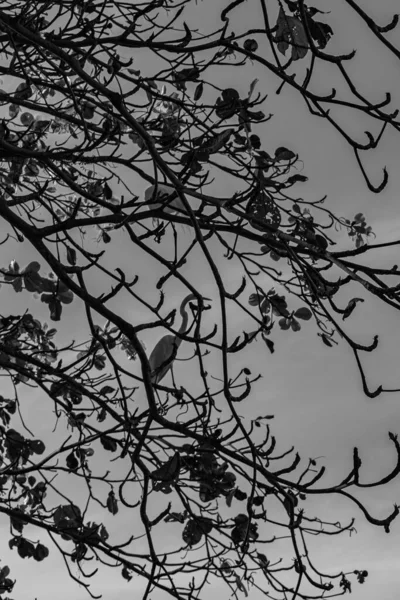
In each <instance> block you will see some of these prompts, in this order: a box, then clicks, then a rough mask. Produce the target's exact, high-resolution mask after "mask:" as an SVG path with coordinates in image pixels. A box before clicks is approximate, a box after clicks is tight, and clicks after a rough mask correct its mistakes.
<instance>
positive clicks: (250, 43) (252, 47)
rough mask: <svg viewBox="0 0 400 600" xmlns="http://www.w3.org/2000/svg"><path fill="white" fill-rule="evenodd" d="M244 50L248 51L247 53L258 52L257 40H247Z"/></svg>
mask: <svg viewBox="0 0 400 600" xmlns="http://www.w3.org/2000/svg"><path fill="white" fill-rule="evenodd" d="M243 48H244V49H245V50H247V52H257V49H258V44H257V42H256V40H253V39H248V40H245V42H244V44H243Z"/></svg>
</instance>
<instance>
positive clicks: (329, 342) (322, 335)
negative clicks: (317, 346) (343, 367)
mask: <svg viewBox="0 0 400 600" xmlns="http://www.w3.org/2000/svg"><path fill="white" fill-rule="evenodd" d="M320 337H321V338H322V341H323V342H324V344H325V346H328V348H332V345H333V344H332V342H331V341H330V339H329V337H328V336H327V335H326V334H325V333H321V336H320Z"/></svg>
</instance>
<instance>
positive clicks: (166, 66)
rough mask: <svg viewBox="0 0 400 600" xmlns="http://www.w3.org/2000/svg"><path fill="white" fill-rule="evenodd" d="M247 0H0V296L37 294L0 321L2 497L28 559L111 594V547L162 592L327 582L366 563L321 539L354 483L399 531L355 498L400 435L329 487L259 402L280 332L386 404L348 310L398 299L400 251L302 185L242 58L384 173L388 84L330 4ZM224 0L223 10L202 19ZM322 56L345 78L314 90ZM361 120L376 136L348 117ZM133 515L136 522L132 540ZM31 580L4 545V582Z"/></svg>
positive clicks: (359, 575)
mask: <svg viewBox="0 0 400 600" xmlns="http://www.w3.org/2000/svg"><path fill="white" fill-rule="evenodd" d="M331 4H333V2H332V3H331ZM343 4H344V5H345V8H346V10H347V11H348V13H349V14H351V15H353V17H355V18H357V19H358V20H359V21H361V22H362V23H363V24H364V25H365V28H366V35H369V36H371V38H373V39H374V40H375V42H377V43H379V44H380V45H381V47H382V50H384V51H385V52H386V53H389V54H390V55H391V57H392V58H393V59H399V58H400V50H398V49H397V46H396V45H395V43H394V42H393V41H392V40H393V36H394V34H395V33H396V26H397V24H398V16H397V15H395V16H394V17H393V18H391V19H389V21H388V22H386V23H383V24H378V23H377V21H376V20H375V19H374V18H373V16H371V15H369V14H367V12H365V11H364V10H363V9H362V8H361V7H360V6H359V5H358V4H357V2H355V1H354V0H345V2H344V3H343ZM249 6H250V3H249V2H245V1H244V0H235V1H234V2H230V3H226V2H222V3H220V6H219V4H218V3H215V6H214V3H209V2H203V3H201V2H193V0H182V1H175V0H143V1H142V2H136V1H135V2H133V1H128V0H127V1H122V0H62V1H58V0H30V1H29V2H25V1H23V0H21V1H19V0H9V1H8V0H6V1H1V0H0V51H1V59H0V75H1V77H2V84H1V91H0V105H1V109H0V110H1V112H0V118H1V122H0V159H1V163H0V216H1V224H2V229H1V234H2V238H1V240H0V243H1V245H2V265H0V266H1V269H0V270H1V274H2V275H1V278H2V290H1V291H0V294H3V295H5V294H9V293H10V292H12V294H21V296H23V297H24V301H25V303H26V307H27V308H26V310H25V311H24V312H22V313H21V314H12V310H8V312H2V314H1V318H0V366H1V375H2V382H3V386H2V388H1V392H2V395H1V396H0V419H1V424H0V433H1V438H0V449H1V473H0V485H1V496H0V513H1V514H2V516H3V519H4V520H5V522H8V521H9V524H10V537H9V547H10V548H11V549H14V551H15V552H17V553H18V555H19V556H20V557H21V559H33V560H36V561H42V560H45V559H46V558H47V557H48V555H49V552H56V553H59V554H61V556H62V557H63V559H64V562H65V567H66V576H68V574H69V575H70V576H71V577H72V578H74V579H75V580H76V581H77V583H78V584H79V585H81V586H84V587H85V588H86V589H87V591H88V593H89V594H90V595H93V597H95V594H94V592H93V591H92V587H91V583H92V576H93V575H94V574H95V572H96V570H97V567H98V565H102V567H101V568H109V569H111V568H117V569H119V570H120V572H121V576H122V577H123V578H124V579H126V580H127V581H128V582H129V581H130V580H131V579H132V578H133V577H135V580H138V581H140V582H141V583H140V585H141V586H142V587H141V590H142V597H143V598H144V599H147V598H150V597H153V595H154V598H157V597H160V596H159V594H160V593H162V594H163V595H164V596H163V597H167V596H168V597H172V598H176V599H179V600H190V599H192V598H205V595H206V593H207V584H209V583H211V584H212V583H215V582H223V583H224V584H226V594H227V596H226V597H228V596H230V595H233V596H234V597H240V596H243V595H245V596H247V595H248V594H249V593H251V592H252V590H259V591H261V592H264V593H265V594H266V595H267V596H268V597H272V598H275V599H277V600H280V599H290V600H294V599H295V598H306V597H307V598H309V597H312V598H322V597H324V598H327V597H331V596H333V595H337V594H340V593H345V592H348V591H351V586H352V584H353V582H355V583H357V582H358V583H360V584H362V583H364V582H365V580H366V578H367V575H368V573H367V571H365V570H359V571H355V572H354V573H348V572H346V565H343V570H342V571H338V572H333V571H330V568H329V565H326V566H324V570H323V571H320V570H319V567H318V566H317V565H316V563H315V561H314V558H313V556H312V553H311V552H309V550H308V540H309V539H310V537H311V536H321V537H323V536H332V535H338V534H341V533H344V532H348V531H352V530H353V529H354V522H353V521H352V522H350V523H346V524H341V523H339V522H338V521H337V518H336V517H335V516H334V515H333V516H332V521H331V522H327V521H325V520H322V519H320V518H319V517H318V515H315V514H314V512H312V511H313V510H314V506H315V505H313V508H312V511H311V512H310V510H309V509H308V506H309V505H308V501H309V500H310V499H313V498H315V497H321V496H323V497H327V496H332V497H340V498H345V499H346V500H347V501H348V502H349V504H351V505H352V506H353V507H354V510H355V511H356V512H357V513H361V515H362V517H363V518H365V519H366V520H367V521H368V522H369V523H370V524H371V525H373V526H376V527H381V528H383V529H384V530H385V531H386V532H389V531H390V527H391V524H392V521H393V520H394V519H395V517H396V516H397V515H398V512H399V509H398V507H397V505H395V506H394V508H393V510H392V511H391V512H390V511H389V513H388V514H387V515H386V516H384V517H382V518H378V517H376V516H374V515H373V514H371V513H370V512H369V511H368V510H367V508H366V507H365V506H364V504H363V500H360V495H362V497H363V498H366V497H367V492H366V491H365V488H372V487H376V486H381V485H382V486H383V485H385V484H387V483H389V482H390V481H391V480H393V479H394V478H395V477H396V476H397V475H398V473H399V471H400V445H399V442H398V439H397V435H396V434H395V433H389V437H390V440H391V442H392V444H393V451H394V454H395V456H396V458H397V460H396V461H395V466H394V468H393V469H392V470H391V471H390V469H388V473H387V474H386V475H385V476H383V477H382V478H381V479H380V480H378V481H369V480H368V477H367V476H364V474H363V470H362V465H361V458H360V456H359V451H358V450H357V448H355V449H354V453H353V462H352V464H351V465H349V470H348V472H347V473H344V474H343V477H342V478H341V479H340V480H338V481H337V482H336V483H334V484H329V485H327V484H325V483H324V474H325V468H324V467H323V466H322V467H321V466H320V465H319V463H318V464H317V463H316V461H315V460H313V459H310V460H308V461H307V460H306V461H303V460H302V459H301V457H300V456H299V454H298V453H297V452H296V449H295V448H291V447H290V441H289V442H286V441H285V444H286V445H287V450H286V451H283V452H282V450H279V451H278V449H277V445H276V439H275V437H274V435H273V427H272V426H271V425H270V420H271V418H272V415H270V414H269V413H268V406H267V407H266V414H261V415H260V416H258V417H257V418H255V419H246V418H244V416H243V415H245V414H246V411H245V407H246V405H248V403H251V401H252V395H253V394H254V392H255V390H257V389H259V388H260V386H263V385H265V383H264V380H263V379H262V378H261V376H262V375H263V374H262V373H253V370H252V369H251V365H249V364H248V360H249V352H251V351H253V350H254V348H255V346H256V345H259V346H260V351H261V349H262V350H263V351H265V352H266V356H268V353H274V352H277V353H278V352H279V347H280V346H282V345H283V344H285V339H287V338H285V336H286V335H288V333H285V332H287V331H288V332H289V331H290V332H291V333H297V335H302V331H303V329H306V328H308V329H312V328H313V330H314V331H315V334H316V335H317V336H318V337H319V342H320V343H321V345H322V344H324V345H325V346H328V347H332V346H334V345H336V344H345V345H347V346H348V347H349V348H350V349H351V351H352V353H353V355H354V366H355V369H357V370H358V373H359V377H360V381H361V384H362V386H363V390H364V392H365V394H366V395H367V396H369V397H370V398H378V396H380V395H381V394H382V393H383V392H393V391H398V390H394V389H391V388H389V387H387V386H386V385H385V383H384V382H382V383H381V384H379V385H378V386H377V387H373V386H371V385H370V383H369V380H368V376H367V373H366V369H365V367H364V362H363V358H364V356H365V354H366V353H373V352H374V350H375V349H376V348H377V347H378V342H379V339H378V333H379V332H377V335H376V336H375V337H374V338H373V339H371V340H370V341H369V342H368V343H366V344H365V343H361V342H360V340H358V339H357V338H356V337H355V336H354V335H353V334H352V330H351V317H352V315H353V313H354V312H356V311H357V309H358V306H359V304H360V303H364V302H368V301H370V299H374V301H378V302H379V303H380V304H381V305H382V306H384V305H387V306H388V307H389V309H390V310H393V311H396V310H398V309H399V307H400V298H399V289H400V284H399V270H398V267H397V265H395V266H393V265H387V266H386V267H385V268H382V267H379V268H378V267H375V266H374V260H373V257H374V256H375V255H376V253H377V252H378V251H379V250H380V249H381V248H385V247H390V246H395V245H398V244H399V243H400V241H398V240H378V239H376V238H375V236H374V233H373V230H372V228H371V226H370V225H368V221H367V218H366V216H364V214H362V213H358V214H356V215H351V214H347V215H338V214H335V212H334V211H333V210H332V209H331V208H329V207H328V204H329V202H325V198H317V199H313V198H309V197H304V198H303V197H301V196H300V194H301V185H302V183H304V182H306V181H307V176H306V175H305V174H304V173H305V172H306V171H307V165H304V166H303V165H302V162H301V154H299V153H297V152H296V151H295V150H293V149H292V148H290V147H286V146H287V145H285V146H283V145H281V146H278V147H276V148H271V147H269V146H268V143H267V141H266V140H265V139H263V138H264V136H262V135H261V134H260V135H258V133H260V131H261V130H262V129H263V125H264V124H266V123H268V121H269V120H270V119H271V118H272V116H271V115H270V114H268V113H267V112H265V111H266V110H267V109H268V98H267V97H266V93H265V90H264V85H263V83H262V82H260V81H258V80H257V79H252V80H250V81H246V69H247V67H248V66H251V65H253V66H256V67H257V68H259V69H262V72H263V73H264V74H265V78H266V79H268V94H272V93H276V94H282V95H284V94H285V93H286V91H287V90H289V89H290V90H291V91H292V93H293V92H294V93H296V94H297V96H298V99H299V102H300V101H301V102H303V101H304V103H305V104H306V106H307V107H308V109H309V111H310V113H311V114H312V115H314V116H315V118H317V117H319V118H320V120H323V121H324V122H326V123H327V124H328V125H329V126H330V127H331V128H332V134H333V132H334V131H335V132H336V135H340V136H341V137H342V138H343V140H344V142H345V143H346V144H347V145H348V146H349V147H351V149H352V151H353V153H354V164H355V168H359V169H360V172H361V174H362V177H363V180H364V182H365V184H366V186H367V187H368V189H369V190H370V191H372V192H374V193H379V192H381V191H383V189H384V188H385V186H386V185H387V183H388V180H389V174H388V172H387V170H386V169H384V170H383V174H382V178H381V180H380V181H375V180H373V179H374V177H372V176H371V175H370V174H369V172H368V168H367V167H365V166H364V156H365V152H367V151H373V150H374V149H376V148H377V146H378V145H379V143H380V142H381V141H382V140H383V138H384V135H385V132H386V131H390V132H394V133H397V132H398V130H399V128H400V120H399V119H398V109H397V107H396V106H394V105H393V100H392V97H391V94H390V93H389V92H390V90H389V91H387V92H386V90H383V91H382V99H380V100H379V101H373V100H372V98H370V97H369V96H368V95H365V93H364V92H363V91H361V89H363V88H364V86H363V85H361V84H360V82H358V81H357V80H356V79H354V78H353V77H352V75H351V73H352V71H351V65H352V61H353V60H354V59H355V56H356V49H353V45H354V44H355V40H346V43H345V45H346V46H347V47H345V48H342V47H340V44H341V43H342V40H341V41H340V42H336V33H337V31H340V27H341V20H340V19H341V18H345V17H344V16H343V12H342V13H340V12H339V13H337V12H334V8H333V6H332V11H333V12H332V14H331V13H328V12H324V11H322V10H321V9H320V8H317V7H314V6H312V5H311V4H306V3H305V2H304V0H296V1H295V0H274V1H273V2H269V3H268V5H267V2H266V1H265V0H259V2H252V3H251V6H252V8H251V10H252V11H253V10H254V18H253V14H249V15H247V18H246V19H243V18H242V17H243V14H244V12H243V11H247V12H248V11H249V10H250V8H249ZM215 7H217V8H218V19H219V20H218V21H215V19H214V18H208V19H207V18H203V17H200V16H199V15H204V14H207V11H211V9H212V10H214V11H215ZM252 19H253V20H254V25H251V24H250V25H249V23H250V22H251V20H252ZM243 23H244V25H243ZM200 24H201V27H200ZM391 36H392V37H391ZM349 45H350V46H351V48H349ZM324 68H330V69H332V70H334V71H335V73H337V76H338V77H340V78H341V84H340V87H339V86H338V89H331V90H330V91H329V92H326V93H325V92H324V93H323V94H321V93H320V92H319V91H318V82H319V79H318V77H319V75H318V74H319V73H320V70H321V69H324ZM226 81H229V84H227V85H225V82H226ZM238 81H240V85H239V84H237V82H238ZM244 89H245V90H246V91H245V92H243V90H244ZM373 95H374V96H376V93H374V94H373ZM349 116H350V117H351V118H353V116H354V122H353V123H352V127H351V128H350V127H348V123H349ZM359 116H360V123H361V124H362V127H364V126H365V122H368V127H369V129H368V130H367V131H364V130H362V131H360V132H354V123H355V124H356V125H357V124H358V121H357V119H358V117H359ZM316 121H318V120H317V119H316ZM336 246H338V248H339V249H337V248H336ZM17 252H18V254H19V255H20V256H23V257H24V258H23V260H24V262H23V264H22V263H21V261H19V262H18V261H17V260H16V259H15V258H14V256H15V253H17ZM13 253H14V254H13ZM19 263H21V264H19ZM200 271H202V272H204V273H206V274H207V278H208V279H207V281H208V283H207V285H205V284H204V281H206V278H205V277H203V278H200V277H199V272H200ZM232 274H234V276H232ZM199 282H201V283H199ZM188 295H191V296H192V298H191V301H188V302H187V304H186V311H187V326H186V325H185V327H184V328H183V329H182V327H181V328H180V324H181V323H180V316H179V306H180V304H181V302H183V301H184V299H185V298H187V296H188ZM3 297H4V296H3ZM171 300H173V302H174V304H176V306H175V308H174V309H173V310H169V311H168V310H167V308H166V307H167V306H168V305H170V301H171ZM3 306H4V300H3ZM182 314H183V313H182ZM238 315H239V316H240V317H239V316H238ZM240 319H241V320H240ZM239 320H240V325H241V323H243V322H246V329H245V330H244V331H240V329H239V330H238V327H237V322H238V321H239ZM47 321H50V322H54V325H55V326H54V327H53V326H49V324H48V322H47ZM71 322H73V323H74V324H75V326H76V327H75V329H74V330H73V332H72V333H71V328H70V326H69V323H71ZM151 330H155V331H156V332H157V335H158V336H159V337H160V338H161V336H163V335H165V334H170V335H171V338H170V350H171V353H170V354H169V355H168V354H164V355H165V361H164V363H163V362H162V358H161V359H160V358H159V359H158V361H159V362H158V369H160V370H159V371H157V372H155V371H154V365H152V364H150V362H149V357H150V349H148V348H146V347H145V344H144V343H143V339H142V338H143V335H144V334H145V333H147V332H148V331H151ZM77 331H78V333H79V338H78V339H75V337H76V334H77ZM171 344H172V345H171ZM178 347H179V352H178ZM182 356H185V362H181V361H180V360H178V359H179V357H182ZM160 360H161V363H160ZM161 372H162V375H161V374H160V373H161ZM29 396H34V398H35V401H36V399H37V401H38V403H39V402H40V403H41V406H42V407H43V408H42V412H41V413H40V414H43V415H45V416H44V417H43V418H44V419H45V420H46V423H47V422H48V430H49V432H50V431H51V430H53V431H52V433H51V434H50V433H49V435H48V436H47V437H46V443H44V441H43V440H42V439H41V437H43V436H40V435H37V434H36V433H35V431H32V430H31V429H30V428H29V427H28V426H27V425H26V422H25V419H24V412H25V411H26V403H27V399H28V398H29ZM266 405H267V402H266ZM38 419H39V417H38ZM40 426H42V423H40V424H39V423H38V429H40ZM280 445H281V446H282V444H280ZM360 490H361V491H362V494H360ZM93 515H95V516H93ZM94 519H97V520H94ZM118 519H122V520H123V522H124V523H125V526H124V532H125V534H126V535H125V537H124V539H119V537H118V536H115V535H113V528H114V525H113V523H114V522H116V521H117V520H118ZM166 527H168V528H169V529H168V531H170V532H172V533H171V534H170V535H169V536H168V540H166V539H165V535H163V533H162V532H165V528H166ZM277 542H279V543H283V542H284V543H285V553H284V557H283V558H275V555H274V550H273V548H274V544H275V543H277ZM21 571H22V572H23V564H22V566H21ZM76 572H78V573H79V574H80V576H79V577H78V576H77V575H76V574H75V573H76ZM21 579H22V578H21ZM15 580H16V574H15V573H13V572H10V569H9V567H8V566H7V565H4V564H3V565H2V568H1V570H0V596H1V597H2V598H6V597H9V596H8V594H12V593H13V588H14V585H15ZM127 585H129V584H127ZM138 585H139V584H138ZM17 589H18V588H17V587H15V592H16V593H17ZM35 592H36V590H35ZM37 594H38V595H40V590H37ZM152 594H153V595H152Z"/></svg>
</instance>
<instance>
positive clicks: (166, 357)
mask: <svg viewBox="0 0 400 600" xmlns="http://www.w3.org/2000/svg"><path fill="white" fill-rule="evenodd" d="M196 299H197V297H196V296H195V295H194V294H189V296H186V298H184V299H183V301H182V304H181V307H180V311H179V312H180V314H181V317H182V323H181V326H180V328H179V333H186V328H187V324H188V321H189V315H188V313H187V311H186V306H187V304H188V303H189V302H190V301H191V300H196ZM203 299H204V300H209V298H203ZM181 343H182V339H181V338H180V337H179V336H177V335H171V334H168V335H164V336H163V337H162V338H161V340H159V341H158V342H157V344H156V345H155V346H154V348H153V351H152V353H151V354H150V358H149V363H150V367H151V375H150V379H151V382H152V383H160V381H161V379H163V377H165V375H166V374H167V373H168V371H169V370H170V369H171V368H172V364H173V362H174V360H175V357H176V353H177V351H178V348H179V346H180V345H181Z"/></svg>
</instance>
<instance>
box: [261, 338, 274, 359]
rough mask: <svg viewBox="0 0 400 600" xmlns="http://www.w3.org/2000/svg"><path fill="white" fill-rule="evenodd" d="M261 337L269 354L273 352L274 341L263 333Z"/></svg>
mask: <svg viewBox="0 0 400 600" xmlns="http://www.w3.org/2000/svg"><path fill="white" fill-rule="evenodd" d="M262 338H263V340H264V342H265V345H266V346H267V348H268V350H269V351H270V352H271V354H273V353H274V352H275V344H274V342H273V341H272V340H270V339H269V338H268V337H267V336H266V335H263V336H262Z"/></svg>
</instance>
